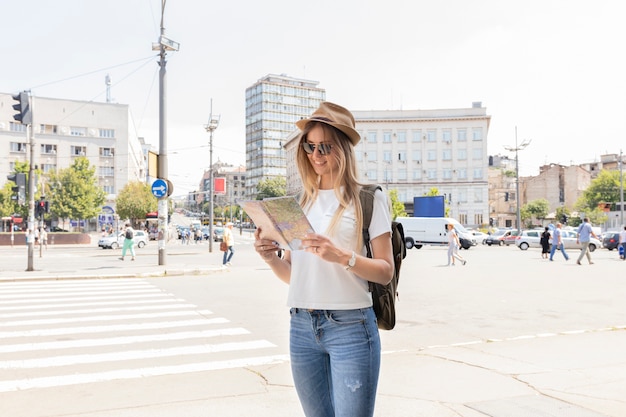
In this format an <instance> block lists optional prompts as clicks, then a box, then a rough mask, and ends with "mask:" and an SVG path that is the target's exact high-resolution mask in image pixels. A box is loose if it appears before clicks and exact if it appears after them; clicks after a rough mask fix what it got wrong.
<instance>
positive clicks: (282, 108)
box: [246, 74, 326, 199]
mask: <svg viewBox="0 0 626 417" xmlns="http://www.w3.org/2000/svg"><path fill="white" fill-rule="evenodd" d="M318 84H319V83H318V82H317V81H310V80H303V79H298V78H292V77H288V76H286V75H271V74H270V75H266V76H265V77H263V78H261V79H260V80H258V81H257V82H256V83H255V84H254V85H252V86H250V87H248V88H247V89H246V170H247V176H246V195H247V196H248V197H249V198H251V199H254V198H256V195H257V184H258V183H259V182H261V181H263V180H266V179H271V178H276V177H282V178H284V177H285V176H286V170H287V162H286V161H287V159H286V157H285V151H284V145H285V143H286V140H287V137H288V136H289V134H290V133H292V132H293V130H294V126H295V123H296V122H297V121H298V120H300V119H301V118H303V117H308V116H310V115H311V113H313V111H315V109H317V108H318V107H319V104H320V103H321V102H322V101H324V100H325V99H326V92H325V90H324V89H322V88H319V87H318Z"/></svg>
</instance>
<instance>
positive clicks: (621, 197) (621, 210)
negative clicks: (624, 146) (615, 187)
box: [619, 149, 624, 228]
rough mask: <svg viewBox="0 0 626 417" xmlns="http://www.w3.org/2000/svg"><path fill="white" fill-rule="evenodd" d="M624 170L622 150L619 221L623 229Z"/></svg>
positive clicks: (620, 153)
mask: <svg viewBox="0 0 626 417" xmlns="http://www.w3.org/2000/svg"><path fill="white" fill-rule="evenodd" d="M623 169H624V159H623V156H622V150H621V149H620V151H619V207H620V209H619V210H620V211H619V213H620V215H619V221H620V224H621V226H622V228H624V173H623Z"/></svg>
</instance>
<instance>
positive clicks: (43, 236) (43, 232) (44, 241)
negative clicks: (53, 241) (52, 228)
mask: <svg viewBox="0 0 626 417" xmlns="http://www.w3.org/2000/svg"><path fill="white" fill-rule="evenodd" d="M39 241H40V242H41V245H43V246H45V247H46V250H48V230H47V229H46V226H44V227H43V228H42V229H41V233H40V234H39Z"/></svg>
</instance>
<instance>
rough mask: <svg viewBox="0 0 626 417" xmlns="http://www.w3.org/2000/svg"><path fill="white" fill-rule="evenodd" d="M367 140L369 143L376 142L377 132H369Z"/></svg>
mask: <svg viewBox="0 0 626 417" xmlns="http://www.w3.org/2000/svg"><path fill="white" fill-rule="evenodd" d="M367 141H368V142H369V143H376V132H367Z"/></svg>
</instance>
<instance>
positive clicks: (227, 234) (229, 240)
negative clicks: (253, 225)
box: [222, 222, 235, 266]
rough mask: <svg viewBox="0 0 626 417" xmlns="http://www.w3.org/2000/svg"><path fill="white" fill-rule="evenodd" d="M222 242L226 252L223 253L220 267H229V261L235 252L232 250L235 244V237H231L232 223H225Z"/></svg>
mask: <svg viewBox="0 0 626 417" xmlns="http://www.w3.org/2000/svg"><path fill="white" fill-rule="evenodd" d="M222 240H223V241H224V242H226V250H225V251H224V258H223V259H222V265H228V266H230V260H231V259H233V254H234V253H235V250H234V249H233V245H234V244H235V237H234V236H233V223H231V222H228V223H226V226H225V227H224V235H223V236H222Z"/></svg>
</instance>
